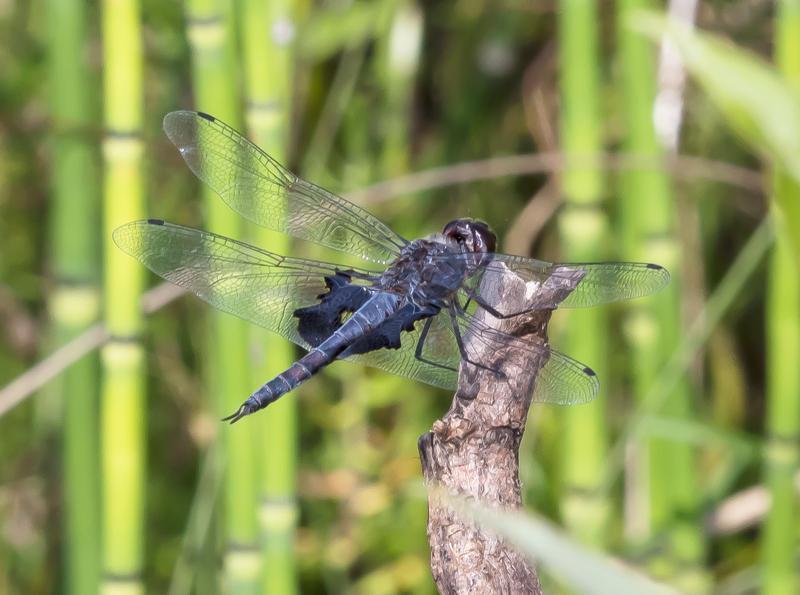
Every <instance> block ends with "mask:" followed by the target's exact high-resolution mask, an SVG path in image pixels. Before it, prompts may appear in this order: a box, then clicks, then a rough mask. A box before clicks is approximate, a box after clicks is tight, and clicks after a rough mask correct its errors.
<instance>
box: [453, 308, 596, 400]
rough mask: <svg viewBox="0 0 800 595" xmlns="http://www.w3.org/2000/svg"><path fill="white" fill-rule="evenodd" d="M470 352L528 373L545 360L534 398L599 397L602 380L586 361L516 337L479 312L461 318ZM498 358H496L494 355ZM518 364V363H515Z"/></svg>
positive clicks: (474, 356) (512, 370) (477, 357)
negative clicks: (484, 319) (489, 322)
mask: <svg viewBox="0 0 800 595" xmlns="http://www.w3.org/2000/svg"><path fill="white" fill-rule="evenodd" d="M458 322H459V327H460V328H461V333H462V336H463V337H464V346H465V349H466V352H467V356H468V357H469V359H471V360H475V361H479V362H481V363H482V364H484V365H487V364H488V365H489V367H491V368H495V369H497V370H498V371H499V370H500V368H501V367H505V368H506V372H507V373H509V370H510V373H512V374H513V373H520V374H524V373H525V372H526V368H529V367H530V366H531V365H535V364H537V363H541V362H542V361H543V360H544V363H543V364H542V367H541V368H540V370H539V373H538V374H537V375H536V381H535V384H534V387H533V400H534V401H536V402H538V403H551V404H555V405H577V404H580V403H587V402H589V401H591V400H592V399H594V398H595V396H596V395H597V390H598V388H599V386H600V383H599V382H598V380H597V375H596V374H595V373H594V371H593V370H592V369H591V368H589V367H587V366H585V365H583V364H582V363H580V362H578V361H576V360H574V359H572V358H571V357H569V356H567V355H564V354H563V353H560V352H558V351H554V350H552V349H550V347H549V346H548V345H547V344H544V343H536V342H534V341H532V340H525V339H520V338H517V337H512V336H511V335H508V334H506V333H503V332H501V331H498V330H496V329H493V328H491V327H489V326H487V325H486V324H485V323H483V322H481V321H480V320H478V319H477V318H476V317H475V316H471V315H469V314H466V313H462V314H461V315H460V316H459V319H458ZM493 357H495V358H497V360H498V361H497V362H494V363H493V362H492V358H493ZM515 366H516V367H515Z"/></svg>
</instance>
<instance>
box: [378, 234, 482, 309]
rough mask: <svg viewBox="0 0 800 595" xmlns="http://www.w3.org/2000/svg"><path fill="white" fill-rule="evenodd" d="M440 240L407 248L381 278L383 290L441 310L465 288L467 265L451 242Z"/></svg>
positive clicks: (409, 245) (407, 246)
mask: <svg viewBox="0 0 800 595" xmlns="http://www.w3.org/2000/svg"><path fill="white" fill-rule="evenodd" d="M440 237H441V236H440ZM437 240H438V238H437V239H431V240H428V239H425V240H414V241H413V242H410V243H409V244H408V245H406V246H404V247H403V249H402V250H401V251H400V255H399V256H398V257H397V259H396V260H395V261H394V262H393V263H392V265H391V266H390V267H389V268H388V269H386V271H384V273H383V275H382V276H381V280H380V285H381V287H382V288H383V289H384V290H386V291H392V292H397V293H401V294H404V295H406V296H407V297H408V299H409V301H411V302H413V303H415V304H417V305H418V306H421V307H424V306H428V305H433V306H437V307H441V306H442V305H443V302H444V301H445V300H446V299H447V298H449V297H450V296H452V295H453V294H454V293H455V292H456V291H458V288H459V287H460V286H461V283H462V281H463V279H464V276H465V275H466V274H467V263H466V262H465V261H464V260H462V259H460V258H457V257H455V256H456V255H457V254H458V252H457V250H456V248H455V247H454V246H452V245H450V242H444V241H442V240H438V241H437ZM450 256H454V258H450Z"/></svg>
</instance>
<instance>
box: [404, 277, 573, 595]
mask: <svg viewBox="0 0 800 595" xmlns="http://www.w3.org/2000/svg"><path fill="white" fill-rule="evenodd" d="M582 276H583V272H582V271H574V274H570V275H568V276H567V278H566V279H565V277H564V276H560V277H559V279H558V280H557V281H555V280H548V281H546V282H545V283H542V284H541V285H539V284H535V283H528V284H526V283H525V282H524V281H523V280H522V279H520V278H519V277H517V276H516V275H514V274H513V273H511V272H510V271H507V272H506V273H504V274H494V275H492V277H489V276H488V274H487V276H486V277H485V278H484V281H483V283H482V285H481V294H482V295H483V296H485V298H486V299H487V301H489V302H490V303H492V304H498V305H499V307H498V309H499V310H500V311H505V312H515V311H520V310H522V309H524V305H525V304H530V303H531V296H540V297H541V298H543V300H546V301H547V302H550V303H558V302H560V301H563V300H564V298H566V297H567V295H569V293H570V292H571V291H572V290H573V289H574V288H575V287H576V286H577V284H578V283H579V282H580V280H581V278H582ZM554 299H555V302H554V301H553V300H554ZM550 314H551V311H550V310H538V311H534V312H533V313H531V314H525V315H522V316H517V317H514V318H509V319H506V320H498V319H495V318H493V317H492V316H491V315H488V314H485V313H484V314H481V313H480V312H479V313H478V314H477V316H478V317H479V319H480V320H482V321H483V322H484V323H485V324H486V325H488V326H491V327H493V328H495V329H497V330H500V331H502V332H504V333H507V334H509V335H511V336H512V337H517V338H518V340H522V341H525V342H530V341H535V342H538V343H544V344H546V343H547V323H548V321H549V320H550ZM465 340H466V341H467V342H469V341H470V339H469V336H467V337H465ZM468 351H470V354H473V353H474V354H477V355H478V356H479V357H480V360H479V361H480V362H481V363H483V364H484V365H487V366H491V367H494V368H499V369H500V370H501V371H502V372H503V375H504V377H503V378H501V379H498V378H497V376H496V375H495V374H494V373H492V372H490V371H487V370H482V369H480V368H478V367H476V366H472V365H469V364H464V363H462V365H461V370H460V372H459V378H458V389H457V391H456V393H455V395H454V397H453V403H452V405H451V406H450V409H449V411H448V412H447V413H446V414H445V415H444V417H443V418H442V419H441V420H437V421H436V422H435V423H434V424H433V427H432V429H431V431H430V432H428V433H426V434H423V435H422V436H421V437H420V439H419V453H420V459H421V461H422V470H423V474H424V476H425V482H426V484H434V485H438V486H440V487H441V488H442V489H444V490H447V491H448V492H450V493H452V494H456V495H458V496H460V497H462V498H464V497H465V498H468V499H474V500H475V501H477V502H480V503H481V504H482V505H483V506H487V507H493V508H502V509H517V508H520V507H521V506H522V496H521V490H520V481H519V447H520V443H521V442H522V435H523V432H524V431H525V421H526V419H527V415H528V408H529V406H530V403H531V398H532V393H533V387H534V385H535V382H536V377H537V374H538V373H539V370H541V368H542V367H543V366H544V365H545V364H546V363H547V357H546V356H545V357H541V356H540V357H538V358H537V357H535V356H534V355H533V354H530V352H528V353H529V355H527V356H523V355H522V350H519V351H517V350H511V349H509V350H505V351H504V350H503V349H502V348H498V347H497V346H496V345H481V344H479V342H477V341H473V342H472V344H471V346H470V347H468ZM428 542H429V544H430V548H431V571H432V572H433V578H434V580H435V581H436V585H437V587H438V589H439V592H440V593H442V594H448V595H449V594H459V595H460V594H465V593H481V594H485V595H488V594H492V593H498V594H500V593H502V594H504V595H505V594H509V593H512V594H533V595H539V594H541V587H540V585H539V577H538V575H537V573H536V570H535V568H534V567H533V565H532V564H531V562H530V560H528V559H527V558H525V557H524V556H523V555H521V554H519V553H517V551H516V550H514V549H513V548H511V547H510V546H509V545H507V544H506V543H505V542H504V541H503V540H502V539H500V538H498V537H496V536H495V535H492V534H491V533H484V532H483V531H482V530H481V529H480V528H478V527H476V526H475V525H474V524H472V523H471V522H469V521H467V520H464V519H463V518H462V517H460V516H458V515H457V514H456V512H455V511H453V510H452V509H451V508H449V507H448V506H447V505H445V504H443V503H442V502H440V501H439V500H438V499H437V498H436V497H435V496H434V495H429V500H428Z"/></svg>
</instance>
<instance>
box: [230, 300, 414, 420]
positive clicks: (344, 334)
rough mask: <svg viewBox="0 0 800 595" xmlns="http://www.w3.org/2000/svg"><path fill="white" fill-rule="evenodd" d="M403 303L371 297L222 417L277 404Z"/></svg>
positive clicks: (234, 416)
mask: <svg viewBox="0 0 800 595" xmlns="http://www.w3.org/2000/svg"><path fill="white" fill-rule="evenodd" d="M400 302H401V298H400V296H399V295H397V294H391V293H385V292H381V293H378V294H376V295H375V296H373V297H372V298H370V299H369V300H368V301H367V302H366V303H365V304H364V305H363V306H362V307H361V308H359V309H358V310H357V311H356V312H354V313H353V315H352V316H351V317H350V318H348V319H347V320H346V321H345V322H344V323H343V324H342V326H340V327H339V328H338V329H336V331H334V333H333V334H332V335H331V336H330V337H328V338H327V339H325V340H324V341H323V342H322V343H320V344H319V345H317V346H316V347H315V348H313V349H312V350H311V351H309V352H308V353H307V354H305V355H304V356H303V357H301V358H300V359H299V360H297V361H296V362H295V363H293V364H292V365H291V366H289V367H288V368H287V369H286V370H285V371H284V372H281V373H280V374H278V375H277V376H276V377H275V378H273V379H272V380H270V381H269V382H267V383H265V384H264V385H262V386H261V388H259V389H258V390H257V391H255V392H254V393H253V394H252V395H250V397H249V398H248V399H247V400H246V401H245V402H244V403H242V405H241V406H240V407H239V409H238V410H237V411H236V413H234V414H233V415H229V416H228V417H225V418H223V421H230V422H231V423H234V422H237V421H239V420H240V419H241V418H242V417H244V416H245V415H250V414H251V413H254V412H256V411H258V410H259V409H263V408H264V407H266V406H267V405H270V404H271V403H274V402H275V401H277V400H278V399H279V398H280V397H282V396H283V395H285V394H286V393H288V392H290V391H292V390H294V389H295V388H297V387H298V386H300V385H301V384H302V383H303V382H305V381H306V380H308V379H309V378H311V377H312V376H313V375H314V374H316V373H317V372H319V371H320V370H321V369H322V368H324V367H325V366H327V365H328V364H330V363H331V362H332V361H333V360H335V359H336V358H337V357H338V355H339V354H340V353H342V352H343V351H344V350H345V349H347V348H348V347H349V346H350V345H352V344H353V343H355V342H356V341H358V340H359V339H361V338H362V337H363V336H364V335H366V334H368V333H370V332H372V331H373V330H375V329H376V328H377V327H378V326H380V325H381V324H382V323H383V322H384V321H385V320H386V319H387V318H388V317H389V316H391V315H392V314H394V313H395V312H396V311H397V309H398V306H399V304H400Z"/></svg>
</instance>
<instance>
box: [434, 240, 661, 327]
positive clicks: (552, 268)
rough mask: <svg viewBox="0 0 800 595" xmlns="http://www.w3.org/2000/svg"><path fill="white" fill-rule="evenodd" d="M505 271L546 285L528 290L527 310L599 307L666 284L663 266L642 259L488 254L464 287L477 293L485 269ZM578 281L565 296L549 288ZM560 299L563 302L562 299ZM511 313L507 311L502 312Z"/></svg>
mask: <svg viewBox="0 0 800 595" xmlns="http://www.w3.org/2000/svg"><path fill="white" fill-rule="evenodd" d="M440 259H441V260H443V261H448V260H450V261H452V260H460V261H467V262H468V263H469V262H474V260H475V255H474V254H450V255H444V256H442V257H440ZM490 271H491V272H493V273H500V274H508V272H509V271H510V272H512V273H514V274H516V275H517V276H519V277H520V278H521V279H522V280H523V281H524V282H525V283H532V287H534V288H535V287H537V286H540V287H541V286H544V285H547V287H548V289H550V291H548V292H543V293H545V294H547V295H548V296H550V297H545V296H543V295H542V294H541V293H539V292H537V291H535V289H532V290H531V291H530V309H536V310H544V309H548V310H554V309H555V308H556V307H559V308H585V307H588V306H599V305H601V304H608V303H611V302H617V301H621V300H630V299H634V298H639V297H644V296H647V295H651V294H653V293H656V292H658V291H660V290H661V289H663V288H664V287H665V286H666V285H667V283H669V273H668V272H667V269H665V268H664V267H662V266H660V265H657V264H649V263H643V262H590V263H562V264H553V263H550V262H545V261H543V260H536V259H533V258H524V257H522V256H511V255H509V254H489V255H486V256H485V257H484V262H483V264H481V265H480V266H478V267H477V269H475V273H474V274H472V275H470V276H468V277H467V278H466V279H465V281H464V285H465V289H466V290H467V291H468V292H473V293H475V294H477V295H479V296H480V295H481V289H480V281H481V279H482V277H483V275H484V274H486V273H487V272H490ZM576 276H578V277H580V278H581V280H580V283H578V285H577V287H575V288H574V289H573V290H572V291H571V292H569V293H568V294H567V295H566V297H564V294H563V293H562V292H556V291H553V289H554V288H558V287H563V288H564V290H565V291H567V290H569V288H571V287H572V286H573V285H574V282H575V277H576ZM562 300H563V301H562ZM501 313H502V314H506V315H511V314H514V313H511V312H502V311H501Z"/></svg>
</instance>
